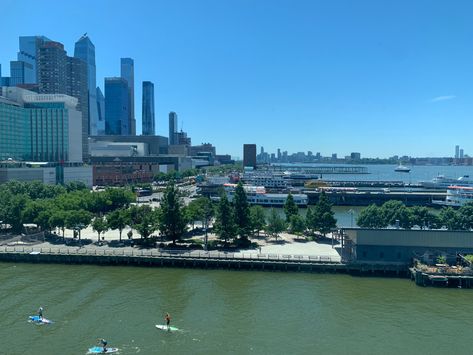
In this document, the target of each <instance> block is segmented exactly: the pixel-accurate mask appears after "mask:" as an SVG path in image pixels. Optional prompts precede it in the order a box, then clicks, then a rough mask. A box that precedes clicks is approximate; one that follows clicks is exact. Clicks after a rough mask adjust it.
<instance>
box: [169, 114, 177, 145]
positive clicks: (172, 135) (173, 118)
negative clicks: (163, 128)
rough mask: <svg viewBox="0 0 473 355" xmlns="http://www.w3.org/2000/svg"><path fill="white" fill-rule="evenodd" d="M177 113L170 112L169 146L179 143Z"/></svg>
mask: <svg viewBox="0 0 473 355" xmlns="http://www.w3.org/2000/svg"><path fill="white" fill-rule="evenodd" d="M176 135H177V113H175V112H173V111H171V112H169V145H175V144H178V143H177V137H176Z"/></svg>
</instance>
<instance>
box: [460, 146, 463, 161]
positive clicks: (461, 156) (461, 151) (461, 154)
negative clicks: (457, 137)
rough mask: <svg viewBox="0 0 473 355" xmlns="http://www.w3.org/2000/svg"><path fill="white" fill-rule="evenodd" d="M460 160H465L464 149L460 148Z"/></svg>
mask: <svg viewBox="0 0 473 355" xmlns="http://www.w3.org/2000/svg"><path fill="white" fill-rule="evenodd" d="M460 159H463V148H460Z"/></svg>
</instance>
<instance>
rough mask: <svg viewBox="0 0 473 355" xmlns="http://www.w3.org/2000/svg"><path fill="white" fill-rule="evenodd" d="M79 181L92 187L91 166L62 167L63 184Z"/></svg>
mask: <svg viewBox="0 0 473 355" xmlns="http://www.w3.org/2000/svg"><path fill="white" fill-rule="evenodd" d="M75 181H80V182H83V183H84V184H85V185H86V186H87V187H92V185H93V179H92V166H79V167H75V166H74V167H64V184H67V183H69V182H75Z"/></svg>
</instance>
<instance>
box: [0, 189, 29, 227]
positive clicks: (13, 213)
mask: <svg viewBox="0 0 473 355" xmlns="http://www.w3.org/2000/svg"><path fill="white" fill-rule="evenodd" d="M2 198H3V200H2V201H1V204H2V207H3V209H2V210H3V212H2V220H3V223H4V224H9V225H10V227H11V230H12V232H13V233H21V231H22V230H23V210H24V209H25V208H26V205H27V204H28V202H29V201H30V198H29V197H28V196H27V195H26V194H20V195H13V194H12V193H6V194H4V195H3V196H2Z"/></svg>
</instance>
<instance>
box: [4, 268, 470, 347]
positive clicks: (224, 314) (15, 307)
mask: <svg viewBox="0 0 473 355" xmlns="http://www.w3.org/2000/svg"><path fill="white" fill-rule="evenodd" d="M472 298H473V293H472V291H471V290H460V289H433V288H421V287H418V286H415V284H414V283H413V282H411V281H409V280H407V279H395V278H368V277H366V278H365V277H363V278H362V277H352V276H347V275H333V274H308V273H283V272H256V271H255V272H246V271H245V272H239V271H224V270H200V269H195V270H192V269H164V268H163V269H160V268H140V267H113V266H106V267H100V266H84V265H70V266H69V265H34V264H11V263H0V313H1V315H2V317H1V318H0V335H1V336H0V339H1V343H0V353H1V354H48V355H49V354H85V353H86V352H87V349H88V348H89V347H90V346H92V345H94V344H96V340H97V338H98V337H103V338H105V339H107V340H108V341H109V345H110V346H114V347H118V348H120V349H121V350H120V354H138V353H139V354H446V353H450V354H471V353H472V352H473V337H472V335H471V333H472V332H473V317H472V314H473V302H472ZM40 305H41V306H43V307H44V308H45V312H44V315H45V317H46V318H49V319H51V320H53V321H55V323H54V324H52V325H42V326H38V325H34V324H31V323H28V322H27V317H28V315H30V314H34V313H35V312H36V310H37V308H38V307H39V306H40ZM164 312H169V313H170V314H171V316H172V324H173V325H174V326H176V327H179V328H181V329H182V331H181V332H176V333H169V332H165V331H161V330H158V329H156V328H155V324H162V323H163V316H164Z"/></svg>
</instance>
